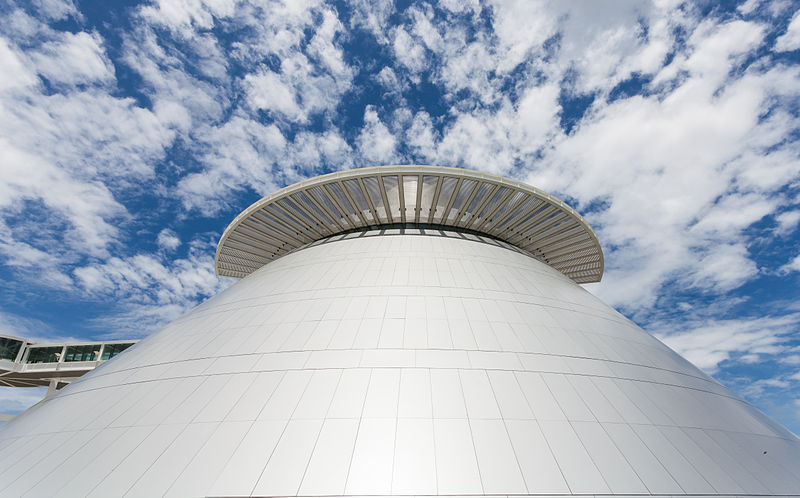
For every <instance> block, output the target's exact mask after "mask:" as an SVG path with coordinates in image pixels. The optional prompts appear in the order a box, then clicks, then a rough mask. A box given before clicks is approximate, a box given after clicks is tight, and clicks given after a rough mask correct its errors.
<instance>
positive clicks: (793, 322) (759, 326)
mask: <svg viewBox="0 0 800 498" xmlns="http://www.w3.org/2000/svg"><path fill="white" fill-rule="evenodd" d="M676 325H679V326H680V328H681V329H682V330H683V331H682V332H678V333H667V332H664V331H663V328H665V327H666V326H665V325H658V324H655V325H654V326H653V327H651V330H650V331H651V332H654V333H655V335H656V336H657V337H658V338H659V339H661V340H662V341H664V342H665V343H666V344H667V345H668V346H669V347H671V348H672V349H674V350H675V351H677V352H678V353H680V355H681V356H683V357H684V358H686V359H687V360H689V361H691V362H692V363H693V364H695V365H696V366H697V367H699V368H701V369H703V370H705V371H706V372H707V373H709V374H713V373H715V372H716V371H717V370H718V369H719V367H720V364H721V363H722V362H723V361H726V360H729V359H732V358H734V357H736V356H738V355H741V354H745V359H744V361H745V362H753V361H756V358H758V357H760V356H762V355H763V356H767V357H774V356H775V355H778V354H780V353H781V352H783V351H785V350H786V349H787V348H788V346H787V344H786V343H787V341H788V340H789V338H790V335H791V334H792V333H793V332H796V331H797V330H798V327H800V316H798V315H796V314H793V315H785V316H778V317H769V316H767V317H763V318H752V319H746V318H745V319H730V320H697V321H690V322H686V323H682V324H670V325H669V327H672V328H675V327H676ZM754 355H755V356H754Z"/></svg>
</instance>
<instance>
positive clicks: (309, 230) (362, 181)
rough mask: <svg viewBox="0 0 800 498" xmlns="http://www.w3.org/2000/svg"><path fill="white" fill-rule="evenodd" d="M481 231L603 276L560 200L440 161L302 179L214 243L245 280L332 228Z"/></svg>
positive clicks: (587, 230) (588, 234)
mask: <svg viewBox="0 0 800 498" xmlns="http://www.w3.org/2000/svg"><path fill="white" fill-rule="evenodd" d="M389 226H391V227H398V226H399V227H403V226H405V227H423V228H424V227H430V228H435V229H442V230H455V231H459V230H460V231H469V232H472V233H480V234H484V235H487V236H490V237H493V238H496V239H499V240H502V241H504V242H507V243H509V244H511V245H513V246H516V247H518V248H520V249H522V250H524V251H526V252H528V253H529V254H530V255H531V256H533V257H534V258H536V259H538V260H540V261H543V262H544V263H547V264H548V265H550V266H551V267H553V268H555V269H557V270H559V271H560V272H562V273H563V274H565V275H566V276H568V277H570V278H571V279H572V280H574V281H575V282H578V283H588V282H599V281H600V279H601V277H602V276H603V250H602V249H601V247H600V242H599V241H598V240H597V236H596V235H595V233H594V231H593V230H592V228H591V227H590V226H589V224H588V223H587V222H586V220H584V219H583V217H582V216H581V215H579V214H578V213H577V212H576V211H575V210H574V209H572V208H571V207H569V206H567V205H566V204H564V203H563V202H562V201H561V200H559V199H557V198H556V197H554V196H552V195H550V194H547V193H546V192H543V191H541V190H539V189H537V188H535V187H531V186H529V185H526V184H524V183H521V182H517V181H514V180H509V179H507V178H501V177H498V176H494V175H488V174H485V173H478V172H476V171H470V170H464V169H457V168H443V167H436V166H380V167H374V168H363V169H355V170H348V171H341V172H337V173H331V174H328V175H324V176H318V177H316V178H311V179H309V180H305V181H302V182H300V183H296V184H294V185H291V186H288V187H286V188H283V189H281V190H279V191H277V192H275V193H274V194H271V195H268V196H266V197H264V198H262V199H261V200H259V201H257V202H255V203H254V204H253V205H251V206H250V207H249V208H247V209H245V210H244V211H243V212H242V213H241V214H240V215H239V216H237V217H236V218H235V219H234V220H233V222H231V224H230V225H228V228H226V229H225V233H223V234H222V238H221V239H220V241H219V245H218V246H217V254H216V257H215V260H214V267H215V270H216V273H217V275H220V276H224V277H235V278H242V277H245V276H247V275H249V274H250V273H252V272H254V271H255V270H257V269H259V268H261V267H262V266H264V265H265V264H267V263H269V262H270V261H273V260H275V259H277V258H279V257H281V256H284V255H286V254H288V253H290V252H292V251H294V250H296V249H299V248H301V247H304V246H305V245H307V244H309V243H312V242H315V241H317V240H321V239H324V238H327V237H330V236H332V235H336V234H339V233H344V232H352V231H357V230H368V229H375V228H381V227H389Z"/></svg>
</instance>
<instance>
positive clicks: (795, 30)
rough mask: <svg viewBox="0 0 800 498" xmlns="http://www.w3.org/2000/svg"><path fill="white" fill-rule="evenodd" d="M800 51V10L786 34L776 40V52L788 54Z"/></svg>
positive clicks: (794, 16) (795, 14)
mask: <svg viewBox="0 0 800 498" xmlns="http://www.w3.org/2000/svg"><path fill="white" fill-rule="evenodd" d="M798 49H800V10H798V11H797V12H795V13H794V15H793V16H792V20H791V22H789V27H788V28H786V32H785V33H784V34H782V35H781V36H780V37H779V38H778V39H777V40H775V50H777V51H779V52H788V51H789V50H798Z"/></svg>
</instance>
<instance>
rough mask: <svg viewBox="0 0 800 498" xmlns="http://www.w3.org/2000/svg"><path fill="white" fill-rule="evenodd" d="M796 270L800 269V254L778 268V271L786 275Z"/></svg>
mask: <svg viewBox="0 0 800 498" xmlns="http://www.w3.org/2000/svg"><path fill="white" fill-rule="evenodd" d="M796 271H800V254H798V255H797V256H795V257H794V258H793V259H792V260H791V261H789V262H788V263H786V264H785V265H783V266H781V267H780V268H779V269H778V273H779V274H784V275H786V274H788V273H792V272H796Z"/></svg>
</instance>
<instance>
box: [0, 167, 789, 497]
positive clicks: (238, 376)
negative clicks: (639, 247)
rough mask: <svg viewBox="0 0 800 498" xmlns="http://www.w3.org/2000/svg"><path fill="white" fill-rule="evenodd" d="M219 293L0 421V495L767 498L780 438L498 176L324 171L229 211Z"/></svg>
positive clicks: (528, 191)
mask: <svg viewBox="0 0 800 498" xmlns="http://www.w3.org/2000/svg"><path fill="white" fill-rule="evenodd" d="M216 268H217V272H218V274H220V275H227V276H235V277H240V278H241V281H239V282H238V283H236V284H235V285H233V286H231V287H230V288H229V289H227V290H226V291H224V292H222V293H220V294H219V295H217V296H215V297H214V298H212V299H209V300H208V301H207V302H205V303H204V304H202V305H201V306H199V307H197V308H196V309H194V310H193V311H191V312H190V313H188V314H187V315H185V316H183V317H182V318H180V319H178V320H176V321H175V322H173V323H171V324H170V325H168V326H166V327H165V328H164V329H162V330H160V331H158V332H156V333H154V334H152V335H151V336H149V337H147V338H146V339H144V340H142V341H141V342H139V343H138V344H136V345H135V346H133V347H131V348H130V349H128V350H127V351H125V352H124V353H122V354H120V355H119V356H118V357H116V358H114V359H113V360H111V361H109V362H108V363H106V364H105V365H102V366H101V367H99V368H98V369H96V370H95V371H93V372H91V373H89V374H87V375H86V376H84V377H82V378H81V379H80V380H78V381H76V382H74V383H73V384H71V385H69V386H68V387H66V388H64V389H63V390H61V391H60V392H58V393H57V394H55V395H53V396H52V397H49V398H47V399H46V400H44V401H42V402H41V403H39V404H38V405H36V406H34V407H33V408H31V409H30V410H28V412H26V413H24V414H23V415H21V416H19V417H17V418H15V419H14V420H12V421H11V422H9V423H8V424H6V426H5V427H3V428H2V429H0V448H2V450H1V451H0V495H2V496H20V495H24V496H62V495H64V496H87V495H89V496H102V497H108V496H120V495H125V496H147V497H150V496H161V495H168V496H180V497H184V496H207V495H210V496H253V495H254V496H274V497H277V496H328V497H332V496H349V495H358V496H364V495H370V496H374V495H379V496H386V495H414V496H420V495H424V496H456V495H457V496H463V495H470V496H484V495H502V496H508V495H520V496H524V495H626V496H652V495H665V496H686V495H704V496H708V495H714V496H716V495H725V496H732V495H736V496H767V495H768V496H775V495H798V494H800V441H798V439H797V438H796V437H795V436H794V435H793V434H791V433H790V432H789V431H787V430H786V429H784V428H783V427H781V426H780V425H778V424H777V423H775V422H773V421H771V420H770V419H769V418H767V417H766V416H765V415H764V414H762V413H761V412H759V411H758V410H757V409H755V408H754V407H753V406H751V405H750V404H748V403H747V402H745V401H743V400H742V399H741V398H739V397H737V396H736V395H734V394H733V393H731V392H730V391H729V390H727V389H726V388H725V387H723V386H722V385H720V384H719V383H717V382H716V381H714V380H713V379H711V378H710V377H708V376H707V375H705V374H703V373H702V372H701V371H700V370H698V369H697V368H695V367H694V366H692V365H691V364H689V363H688V362H687V361H686V360H684V359H683V358H681V357H680V356H679V355H677V354H676V353H675V352H673V351H672V350H670V349H669V348H668V347H666V346H665V345H663V344H662V343H660V342H659V341H658V340H656V339H655V338H653V337H652V336H650V335H649V334H647V333H646V332H644V331H642V330H641V329H640V328H638V327H637V326H635V325H634V324H633V323H631V322H630V321H628V320H627V319H625V318H624V317H623V316H621V315H620V314H619V313H617V312H616V311H614V310H613V309H611V308H610V307H608V306H607V305H605V304H603V303H602V302H600V301H599V300H598V299H596V298H595V297H593V296H592V295H591V294H589V293H588V292H586V291H585V290H584V289H583V288H581V287H580V286H579V285H578V283H581V282H590V281H598V280H599V279H600V277H601V275H602V269H603V259H602V252H601V249H600V245H599V243H598V241H597V238H596V236H595V235H594V233H593V232H592V230H591V228H590V227H589V226H588V225H587V224H586V222H585V221H584V220H583V219H582V218H581V217H580V216H579V215H578V214H577V213H575V212H574V211H573V210H572V209H571V208H569V207H568V206H566V205H565V204H563V203H562V202H561V201H559V200H558V199H555V198H554V197H552V196H550V195H547V194H545V193H543V192H541V191H539V190H536V189H534V188H531V187H529V186H526V185H523V184H521V183H518V182H514V181H511V180H506V179H502V178H498V177H494V176H489V175H484V174H479V173H475V172H471V171H464V170H457V169H449V168H433V167H421V166H400V167H386V168H369V169H363V170H353V171H348V172H342V173H335V174H332V175H326V176H323V177H319V178H315V179H312V180H308V181H304V182H302V183H299V184H297V185H294V186H291V187H288V188H286V189H283V190H281V191H279V192H277V193H275V194H273V195H271V196H268V197H266V198H264V199H262V200H260V201H259V202H257V203H256V204H254V205H253V206H251V207H250V208H248V209H247V210H245V211H244V212H243V213H242V214H241V215H240V216H239V217H237V218H236V219H235V220H234V222H233V223H232V224H231V225H230V226H229V227H228V229H227V230H226V231H225V234H224V235H223V237H222V240H221V242H220V245H219V248H218V250H217V258H216Z"/></svg>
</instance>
